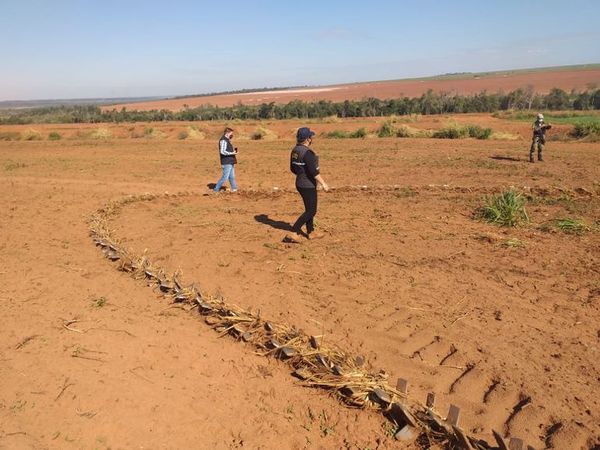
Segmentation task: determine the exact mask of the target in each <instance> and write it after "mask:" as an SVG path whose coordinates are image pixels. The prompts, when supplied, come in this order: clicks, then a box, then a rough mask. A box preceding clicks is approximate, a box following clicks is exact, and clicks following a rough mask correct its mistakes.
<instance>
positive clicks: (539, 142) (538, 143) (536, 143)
mask: <svg viewBox="0 0 600 450" xmlns="http://www.w3.org/2000/svg"><path fill="white" fill-rule="evenodd" d="M545 143H546V140H545V139H544V138H543V137H542V136H534V137H533V140H532V141H531V148H530V149H529V159H530V160H533V154H534V153H535V148H536V147H537V152H538V160H540V161H541V159H542V152H543V151H544V144H545Z"/></svg>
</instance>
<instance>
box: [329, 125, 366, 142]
mask: <svg viewBox="0 0 600 450" xmlns="http://www.w3.org/2000/svg"><path fill="white" fill-rule="evenodd" d="M324 136H325V137H326V138H329V139H364V138H365V137H367V130H366V129H365V128H364V127H362V128H359V129H358V130H355V131H345V130H333V131H330V132H328V133H325V134H324Z"/></svg>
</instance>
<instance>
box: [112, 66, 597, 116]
mask: <svg viewBox="0 0 600 450" xmlns="http://www.w3.org/2000/svg"><path fill="white" fill-rule="evenodd" d="M598 85H600V69H578V70H557V71H550V70H548V71H537V72H528V73H522V72H517V73H514V74H506V75H489V76H482V77H478V78H476V77H469V78H457V79H441V80H396V81H374V82H369V83H353V84H340V85H333V86H322V87H319V88H315V89H314V92H311V91H312V90H313V89H310V88H308V89H300V90H297V91H287V92H286V91H269V92H256V93H244V94H226V95H214V96H209V97H188V98H182V99H170V100H159V101H153V102H142V103H129V104H119V105H112V106H107V107H104V108H103V109H105V110H111V109H113V108H117V109H121V108H123V107H125V108H126V109H128V110H139V111H149V110H152V109H168V110H172V111H178V110H181V109H183V108H184V105H187V106H189V107H190V108H193V107H196V106H200V105H204V104H211V105H215V106H233V105H235V104H237V103H243V104H246V105H253V104H261V103H270V102H275V103H288V102H290V101H292V100H304V101H315V100H331V101H336V102H339V101H344V100H360V99H363V98H366V97H375V98H380V99H388V98H399V97H404V96H407V97H419V96H420V95H421V94H423V93H425V92H427V91H428V90H429V89H432V90H433V91H435V92H448V93H457V94H474V93H479V92H482V91H488V92H498V91H505V92H509V91H512V90H515V89H517V88H527V87H528V86H532V87H533V88H534V89H535V90H536V91H537V92H539V93H547V92H548V91H550V89H552V88H555V87H558V88H562V89H564V90H566V91H570V90H571V89H576V90H585V89H588V88H589V87H590V86H598Z"/></svg>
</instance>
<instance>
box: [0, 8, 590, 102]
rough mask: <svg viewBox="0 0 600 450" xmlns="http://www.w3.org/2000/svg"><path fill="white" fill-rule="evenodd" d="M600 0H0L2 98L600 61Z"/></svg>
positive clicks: (143, 92) (171, 91)
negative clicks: (599, 25) (599, 18)
mask: <svg viewBox="0 0 600 450" xmlns="http://www.w3.org/2000/svg"><path fill="white" fill-rule="evenodd" d="M598 17H600V1H598V0H570V1H568V2H566V1H564V0H545V1H538V0H524V1H517V0H503V1H502V0H478V1H471V0H462V1H461V0H454V1H452V0H437V1H434V0H420V1H417V0H415V1H408V0H407V1H402V0H397V1H379V0H371V1H364V0H363V1H353V0H346V1H326V0H322V1H312V0H305V1H302V2H289V1H284V0H280V1H271V0H264V1H261V0H257V1H237V0H229V1H226V2H225V1H223V2H214V1H212V2H208V1H207V2H204V1H183V0H182V1H179V0H171V1H153V0H147V1H138V0H122V1H116V0H97V1H91V0H89V1H85V0H80V1H75V0H71V1H68V0H62V1H61V0H47V1H41V0H37V1H34V0H0V43H1V44H0V100H16V99H23V100H25V99H41V98H85V97H125V96H152V95H178V94H192V93H204V92H211V91H221V90H230V89H241V88H251V87H265V86H269V87H271V86H290V85H315V84H331V83H341V82H353V81H366V80H380V79H397V78H406V77H415V76H426V75H436V74H441V73H448V72H465V71H487V70H501V69H512V68H526V67H542V66H551V65H567V64H585V63H600V29H598V27H597V24H598Z"/></svg>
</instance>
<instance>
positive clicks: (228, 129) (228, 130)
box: [223, 127, 233, 134]
mask: <svg viewBox="0 0 600 450" xmlns="http://www.w3.org/2000/svg"><path fill="white" fill-rule="evenodd" d="M232 131H233V128H229V127H227V128H225V131H223V134H227V133H230V132H232Z"/></svg>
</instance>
